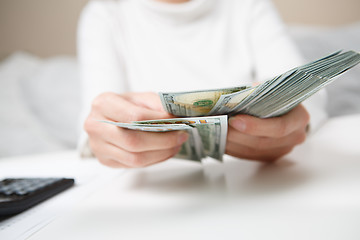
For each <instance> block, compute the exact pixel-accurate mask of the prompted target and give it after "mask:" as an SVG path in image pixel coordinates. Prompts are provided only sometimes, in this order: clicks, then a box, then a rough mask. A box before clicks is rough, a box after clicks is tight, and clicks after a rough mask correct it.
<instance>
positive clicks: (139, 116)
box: [130, 111, 147, 121]
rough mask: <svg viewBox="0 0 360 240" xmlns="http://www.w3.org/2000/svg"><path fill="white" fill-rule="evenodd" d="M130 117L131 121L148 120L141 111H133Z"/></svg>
mask: <svg viewBox="0 0 360 240" xmlns="http://www.w3.org/2000/svg"><path fill="white" fill-rule="evenodd" d="M130 114H131V116H130V119H131V121H142V120H147V119H146V118H147V117H146V115H145V114H144V113H143V112H141V111H132V112H131V113H130Z"/></svg>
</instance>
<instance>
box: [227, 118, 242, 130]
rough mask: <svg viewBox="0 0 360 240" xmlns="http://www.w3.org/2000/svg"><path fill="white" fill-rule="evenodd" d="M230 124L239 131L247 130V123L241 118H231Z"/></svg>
mask: <svg viewBox="0 0 360 240" xmlns="http://www.w3.org/2000/svg"><path fill="white" fill-rule="evenodd" d="M229 124H230V125H231V126H232V127H233V128H235V129H237V130H239V131H245V129H246V123H245V122H244V121H243V120H241V119H236V118H231V119H230V120H229Z"/></svg>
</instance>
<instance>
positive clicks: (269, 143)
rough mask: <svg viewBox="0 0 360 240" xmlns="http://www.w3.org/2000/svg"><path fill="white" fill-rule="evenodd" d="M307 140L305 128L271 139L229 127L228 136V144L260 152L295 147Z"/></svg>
mask: <svg viewBox="0 0 360 240" xmlns="http://www.w3.org/2000/svg"><path fill="white" fill-rule="evenodd" d="M305 139H306V130H305V128H304V129H299V130H297V131H295V132H292V133H290V134H289V135H287V136H285V137H280V138H271V137H261V136H252V135H247V134H244V133H241V132H239V131H237V130H235V129H234V128H233V127H229V129H228V135H227V141H228V142H232V143H235V144H238V145H244V146H247V147H250V148H254V149H259V150H265V149H273V148H279V147H285V146H295V145H298V144H301V143H303V142H304V141H305Z"/></svg>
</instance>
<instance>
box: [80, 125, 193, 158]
mask: <svg viewBox="0 0 360 240" xmlns="http://www.w3.org/2000/svg"><path fill="white" fill-rule="evenodd" d="M90 125H97V126H90ZM86 128H87V132H88V134H89V136H91V137H93V138H97V139H102V140H103V141H106V142H109V143H111V144H113V145H115V146H117V147H119V148H121V149H124V150H125V151H130V152H144V151H154V150H164V149H169V148H174V147H177V146H180V145H182V144H183V143H184V142H186V141H187V139H188V136H189V134H188V133H187V132H185V131H171V132H145V131H137V130H130V129H125V128H120V127H117V126H114V125H110V124H106V123H102V122H99V121H92V122H91V123H87V125H86Z"/></svg>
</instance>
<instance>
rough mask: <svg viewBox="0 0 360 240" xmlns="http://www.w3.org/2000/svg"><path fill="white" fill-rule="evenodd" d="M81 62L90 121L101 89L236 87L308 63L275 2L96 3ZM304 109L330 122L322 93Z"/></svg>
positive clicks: (89, 11) (82, 35) (83, 22)
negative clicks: (91, 111) (90, 114)
mask: <svg viewBox="0 0 360 240" xmlns="http://www.w3.org/2000/svg"><path fill="white" fill-rule="evenodd" d="M78 57H79V62H80V67H81V78H82V90H83V97H82V99H83V106H84V108H83V109H84V110H83V113H82V116H83V117H82V119H83V120H84V119H85V117H86V116H87V114H88V113H89V111H90V105H91V102H92V100H93V99H94V98H95V97H96V96H97V95H99V94H100V93H102V92H107V91H112V92H116V93H123V92H129V91H138V92H143V91H153V92H160V91H162V92H166V91H190V90H199V89H212V88H225V87H233V86H239V85H243V84H247V83H251V82H257V81H264V80H268V79H270V78H272V77H274V76H276V75H278V74H281V73H283V72H285V71H287V70H289V69H290V68H293V67H295V66H298V65H301V64H302V63H303V62H302V58H301V57H300V55H299V53H298V51H297V49H296V47H295V46H294V44H293V42H292V41H291V39H289V37H288V35H287V34H286V29H285V28H284V25H283V24H282V22H281V20H280V19H279V17H278V15H277V13H276V10H275V8H274V6H273V5H272V3H271V2H270V1H269V0H191V1H189V2H186V3H181V4H167V3H161V2H156V1H155V0H118V1H91V2H90V3H89V4H88V5H87V6H86V7H85V9H84V10H83V13H82V15H81V17H80V22H79V29H78ZM305 105H306V107H307V109H308V111H309V112H310V115H311V124H312V125H313V126H315V127H316V126H317V125H319V123H320V122H321V121H322V120H324V119H325V118H326V114H325V111H324V106H323V105H324V99H323V97H322V96H321V94H318V96H313V97H312V98H311V100H310V101H308V102H307V103H306V104H305ZM85 139H86V134H85V133H84V134H83V137H82V141H81V142H82V143H84V142H85Z"/></svg>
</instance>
